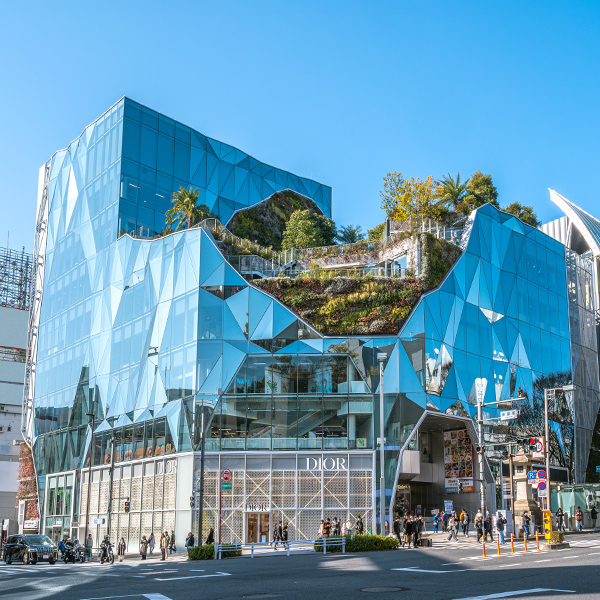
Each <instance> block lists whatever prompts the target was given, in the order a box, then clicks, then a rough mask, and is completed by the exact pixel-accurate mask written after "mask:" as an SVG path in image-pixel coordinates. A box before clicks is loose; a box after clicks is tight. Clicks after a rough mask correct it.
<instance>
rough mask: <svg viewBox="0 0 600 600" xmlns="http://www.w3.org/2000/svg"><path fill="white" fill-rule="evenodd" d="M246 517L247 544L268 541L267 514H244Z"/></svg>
mask: <svg viewBox="0 0 600 600" xmlns="http://www.w3.org/2000/svg"><path fill="white" fill-rule="evenodd" d="M246 516H247V526H246V535H247V538H246V541H247V543H250V542H268V541H270V532H269V513H246Z"/></svg>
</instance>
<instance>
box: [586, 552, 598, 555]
mask: <svg viewBox="0 0 600 600" xmlns="http://www.w3.org/2000/svg"><path fill="white" fill-rule="evenodd" d="M597 554H600V552H589V553H588V556H596V555H597Z"/></svg>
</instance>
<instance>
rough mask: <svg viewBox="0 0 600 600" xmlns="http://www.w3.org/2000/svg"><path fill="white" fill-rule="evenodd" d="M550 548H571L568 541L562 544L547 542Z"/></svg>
mask: <svg viewBox="0 0 600 600" xmlns="http://www.w3.org/2000/svg"><path fill="white" fill-rule="evenodd" d="M546 547H547V548H548V550H562V549H563V548H570V547H571V546H570V545H569V543H568V542H563V543H562V544H546Z"/></svg>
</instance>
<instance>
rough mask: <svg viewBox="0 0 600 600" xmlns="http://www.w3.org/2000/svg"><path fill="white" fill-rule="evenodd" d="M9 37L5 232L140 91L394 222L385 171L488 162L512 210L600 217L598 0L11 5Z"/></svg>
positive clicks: (5, 39)
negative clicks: (578, 211) (384, 197)
mask: <svg viewBox="0 0 600 600" xmlns="http://www.w3.org/2000/svg"><path fill="white" fill-rule="evenodd" d="M0 20H1V21H2V22H3V24H4V25H5V27H3V31H2V36H1V37H0V55H1V56H2V57H3V60H2V75H1V76H2V86H1V87H2V93H1V94H0V137H1V139H2V144H0V179H1V181H2V193H1V194H0V203H1V206H2V213H1V214H2V218H1V219H0V246H5V245H6V240H7V234H8V231H10V246H11V247H12V248H17V249H20V248H21V246H25V248H26V250H29V251H31V250H32V248H33V229H34V221H35V202H36V193H37V177H38V169H39V167H40V166H41V165H42V164H43V163H44V162H45V160H47V159H48V158H49V157H50V156H51V155H52V153H53V152H54V151H55V150H58V149H60V148H63V147H65V146H66V145H67V144H68V143H69V142H70V141H71V140H72V139H73V138H75V137H77V136H78V135H79V133H80V132H81V131H82V129H83V128H84V127H85V126H86V125H87V124H88V123H90V122H91V121H93V120H94V119H95V118H96V117H98V116H99V115H100V114H101V113H102V112H103V111H104V110H106V109H107V108H108V107H109V106H111V105H112V104H113V103H114V102H116V101H117V100H118V99H119V98H120V97H121V96H123V95H127V96H129V97H131V98H133V99H135V100H137V101H138V102H141V103H142V104H145V105H147V106H149V107H151V108H154V109H156V110H158V111H160V112H163V113H165V114H167V115H169V116H171V117H173V118H175V119H177V120H179V121H182V122H183V123H186V124H188V125H190V126H192V127H194V128H195V129H197V130H199V131H201V132H202V133H204V134H206V135H209V136H211V137H214V138H216V139H218V140H221V141H224V142H227V143H229V144H232V145H234V146H237V147H239V148H240V149H242V150H244V151H245V152H248V153H250V154H252V155H253V156H255V157H256V158H258V159H259V160H261V161H264V162H267V163H271V164H274V165H276V166H278V167H280V168H283V169H286V170H289V171H291V172H293V173H296V174H298V175H303V176H307V177H313V178H314V179H316V180H317V181H320V182H322V183H326V184H328V185H331V186H332V188H333V206H334V209H333V216H334V219H335V220H336V222H337V223H338V224H340V225H344V224H349V223H354V224H360V225H362V226H363V228H368V227H372V226H374V225H375V224H377V223H378V222H381V221H382V220H383V212H382V211H381V210H380V199H379V190H380V189H381V183H382V179H383V176H384V175H385V174H386V173H387V172H388V171H394V170H396V171H401V172H402V173H403V174H404V175H405V176H418V177H426V176H427V175H430V174H433V175H434V176H436V177H441V176H442V175H444V174H445V173H447V172H451V173H453V174H455V173H456V172H457V171H458V170H460V171H461V172H462V173H463V175H468V174H470V173H472V172H473V171H476V170H478V169H481V170H482V171H484V172H489V173H491V174H492V176H493V178H494V183H495V184H496V186H497V187H498V190H499V194H500V196H499V201H500V203H501V204H502V205H506V204H509V203H510V202H512V201H514V200H519V201H520V202H523V203H527V204H532V205H533V206H534V208H535V210H536V211H537V213H538V216H539V217H540V218H541V219H542V220H544V221H547V220H550V219H553V218H557V217H559V216H561V213H560V212H559V210H558V209H557V208H556V207H554V205H553V204H552V203H551V202H550V200H549V195H548V191H547V188H548V187H551V188H554V189H556V190H557V191H558V192H560V193H561V194H563V195H564V196H565V197H567V198H568V199H570V200H572V201H573V202H575V203H576V204H578V205H580V206H582V207H583V208H584V209H586V210H588V211H589V212H591V213H593V214H594V213H595V215H596V216H600V206H599V205H598V200H597V191H596V186H597V179H598V177H597V173H598V164H599V160H598V159H599V140H600V110H599V102H598V99H599V97H600V76H599V75H600V73H599V63H600V52H599V51H598V48H599V41H600V39H599V38H600V2H597V1H596V2H581V1H579V2H578V1H570V2H564V1H562V2H558V1H552V0H546V1H543V2H542V1H540V2H537V1H529V2H522V1H521V2H512V1H504V2H481V1H478V2H477V1H473V2H466V1H465V2H452V1H448V0H445V1H429V2H418V1H412V2H408V1H400V0H398V1H396V2H383V1H381V2H377V1H374V2H368V3H367V2H353V1H352V0H346V1H344V2H342V1H340V2H337V1H327V0H320V1H314V2H313V1H312V0H303V1H302V2H294V3H292V2H281V1H279V2H264V1H261V0H253V1H252V2H241V1H228V2H202V1H199V0H197V1H190V2H184V1H177V0H172V1H171V2H169V3H165V2H153V1H151V0H150V1H148V0H147V1H145V2H137V1H134V0H129V1H127V2H122V1H121V2H116V1H111V0H108V1H104V2H102V3H95V2H72V3H70V2H66V1H63V2H57V3H48V2H27V3H25V2H13V3H8V2H5V3H2V5H1V6H0Z"/></svg>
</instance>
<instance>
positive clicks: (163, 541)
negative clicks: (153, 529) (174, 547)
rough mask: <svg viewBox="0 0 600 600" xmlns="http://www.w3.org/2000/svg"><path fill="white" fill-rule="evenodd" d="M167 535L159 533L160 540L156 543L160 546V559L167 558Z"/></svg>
mask: <svg viewBox="0 0 600 600" xmlns="http://www.w3.org/2000/svg"><path fill="white" fill-rule="evenodd" d="M167 539H168V536H166V535H165V534H164V533H161V534H160V541H159V543H158V545H159V548H160V560H167V549H168V547H169V542H168V541H167Z"/></svg>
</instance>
